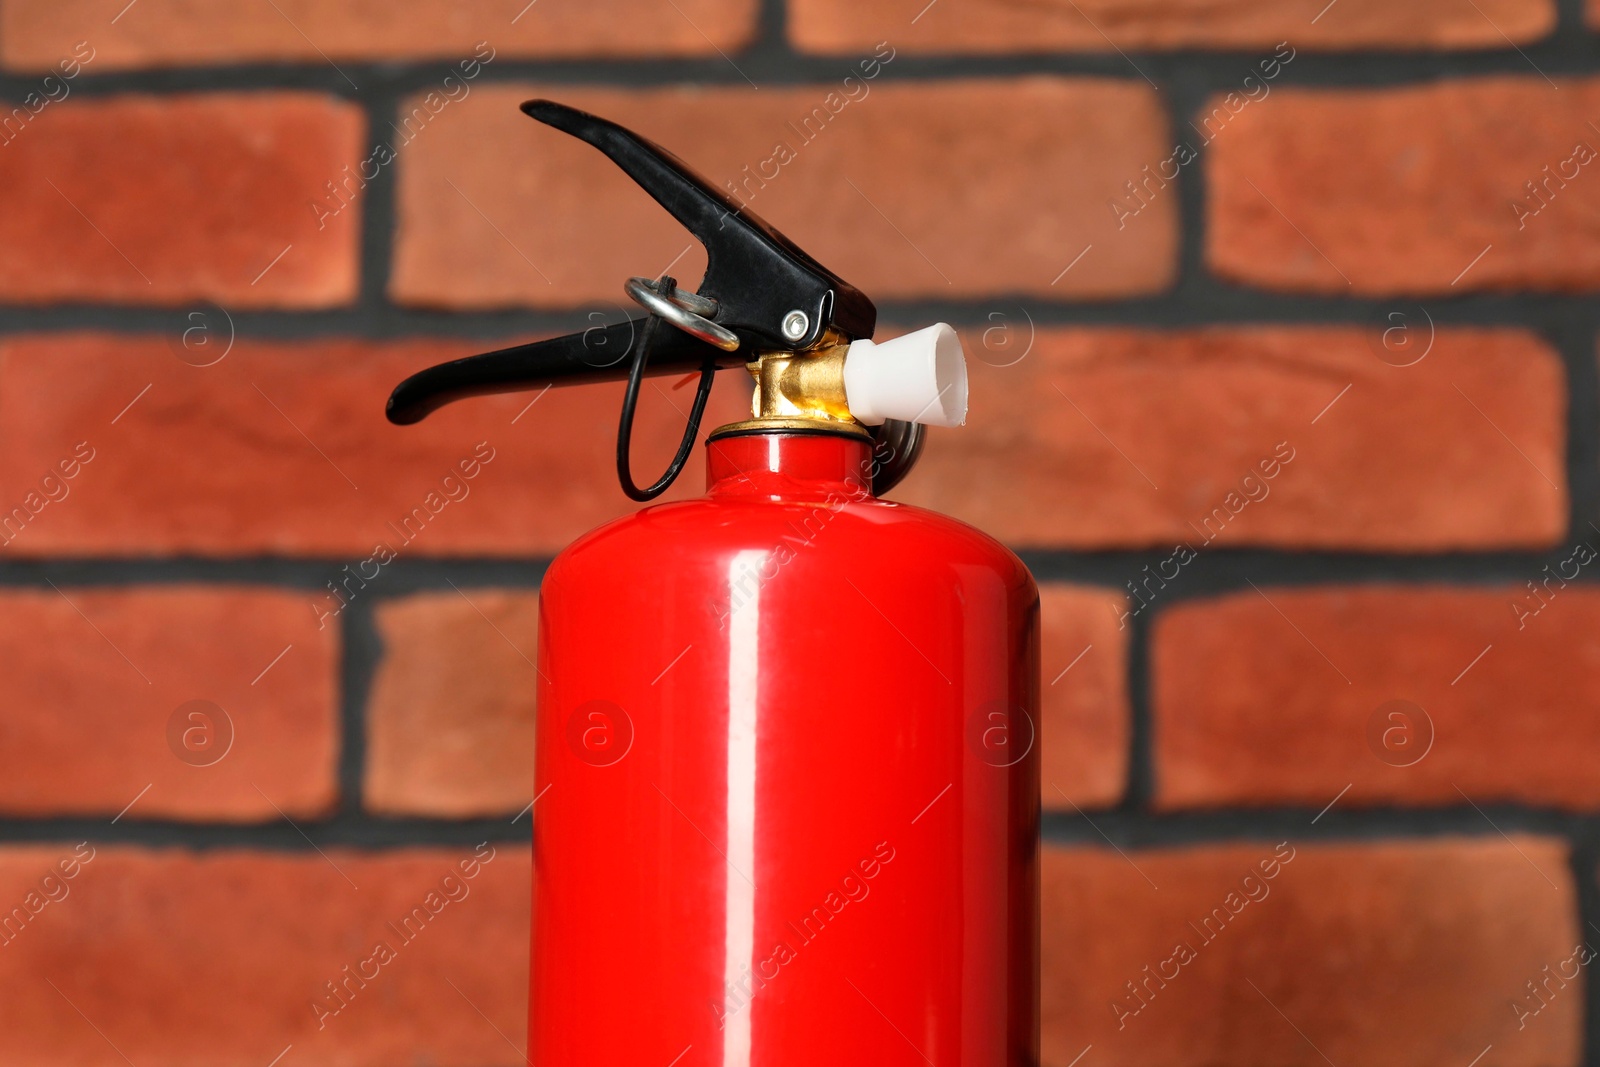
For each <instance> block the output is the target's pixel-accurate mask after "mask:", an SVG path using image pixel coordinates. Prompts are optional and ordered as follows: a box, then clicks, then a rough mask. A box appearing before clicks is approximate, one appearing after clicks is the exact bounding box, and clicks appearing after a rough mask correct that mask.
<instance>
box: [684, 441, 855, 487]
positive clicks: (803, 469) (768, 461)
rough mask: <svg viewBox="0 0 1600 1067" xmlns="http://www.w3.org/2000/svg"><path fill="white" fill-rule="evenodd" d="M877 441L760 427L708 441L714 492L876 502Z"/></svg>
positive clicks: (709, 482)
mask: <svg viewBox="0 0 1600 1067" xmlns="http://www.w3.org/2000/svg"><path fill="white" fill-rule="evenodd" d="M872 475H873V459H872V447H871V443H870V442H868V441H865V440H862V439H860V438H858V437H855V436H846V435H841V434H835V433H827V432H814V431H812V432H807V431H792V430H791V431H774V430H767V431H755V432H746V433H737V434H729V435H719V436H714V437H712V438H711V439H710V440H709V441H707V442H706V488H707V491H708V492H709V493H710V495H711V496H713V497H717V498H724V497H755V498H761V499H768V500H817V499H828V500H832V499H835V498H837V499H838V500H839V501H840V502H841V503H844V502H848V501H852V500H871V499H872V498H873V497H872Z"/></svg>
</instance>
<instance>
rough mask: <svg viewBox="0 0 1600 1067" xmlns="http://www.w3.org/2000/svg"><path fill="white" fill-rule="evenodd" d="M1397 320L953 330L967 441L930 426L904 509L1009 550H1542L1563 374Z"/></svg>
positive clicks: (1545, 363)
mask: <svg viewBox="0 0 1600 1067" xmlns="http://www.w3.org/2000/svg"><path fill="white" fill-rule="evenodd" d="M1408 314H1409V317H1403V318H1402V319H1399V320H1396V324H1395V325H1392V326H1390V327H1389V330H1388V332H1387V333H1386V332H1385V331H1384V329H1383V328H1382V327H1381V326H1374V327H1373V328H1372V329H1370V330H1357V329H1322V328H1309V327H1297V328H1286V327H1247V328H1233V327H1228V328H1215V329H1209V330H1195V331H1176V332H1154V331H1135V330H1122V329H1116V330H1064V329H1049V330H1047V329H1037V330H1036V329H1034V328H1033V326H1032V325H1031V324H1030V323H1029V322H1028V321H1027V320H1026V319H1024V317H1023V316H1022V314H1021V313H1020V311H1019V309H1018V308H1017V307H1016V306H1015V305H1010V306H1006V305H1004V304H997V311H996V312H995V315H996V316H997V317H995V318H993V319H992V325H990V326H989V327H988V328H987V329H984V328H973V329H970V330H966V331H964V334H965V343H966V347H967V351H968V352H969V353H970V357H971V358H970V359H969V366H970V373H971V379H972V382H971V394H972V398H973V399H972V410H971V414H970V416H969V418H968V423H967V425H966V426H965V427H963V428H962V429H960V430H934V431H933V432H932V436H931V440H930V444H929V446H928V450H927V454H926V457H925V458H924V460H923V463H922V466H921V467H920V468H919V469H918V470H917V472H916V473H915V474H914V475H913V476H912V477H911V478H910V479H908V480H907V482H906V483H905V485H904V487H903V488H901V489H900V490H899V491H897V493H896V496H898V497H899V498H900V499H903V500H906V501H909V502H911V503H914V504H922V505H925V506H928V507H932V508H934V509H936V510H939V511H944V512H948V513H951V514H954V515H957V516H959V517H960V518H963V519H966V520H967V521H969V522H972V523H975V524H976V525H978V526H980V527H982V528H983V529H985V530H987V531H989V532H990V533H992V534H994V535H995V536H997V537H999V538H1001V539H1002V540H1004V541H1006V542H1007V543H1009V544H1013V545H1028V546H1040V547H1070V548H1078V549H1086V548H1127V547H1149V548H1155V549H1161V550H1165V551H1167V552H1169V553H1174V552H1176V551H1177V549H1178V547H1179V546H1183V547H1184V548H1186V549H1191V550H1193V551H1194V552H1197V553H1198V552H1205V551H1207V550H1208V549H1212V548H1221V547H1229V548H1239V547H1244V546H1250V545H1266V546H1273V547H1279V548H1323V549H1330V550H1344V551H1351V550H1357V551H1386V550H1387V551H1396V550H1398V551H1403V552H1424V551H1446V550H1450V549H1474V548H1475V549H1485V548H1491V547H1512V546H1516V547H1539V546H1546V545H1554V544H1555V543H1557V541H1558V540H1559V539H1560V538H1561V537H1562V536H1563V533H1562V532H1563V530H1564V529H1565V527H1566V522H1567V493H1566V489H1565V486H1566V480H1565V455H1566V434H1565V431H1564V425H1565V409H1566V386H1565V382H1564V376H1563V373H1562V368H1561V364H1560V361H1559V359H1558V358H1557V356H1556V355H1555V353H1554V352H1553V351H1552V350H1551V349H1550V348H1549V346H1548V345H1546V344H1545V343H1544V342H1542V341H1540V340H1539V339H1538V338H1536V337H1534V336H1533V335H1531V334H1528V333H1522V332H1518V331H1512V330H1467V329H1443V328H1441V329H1438V330H1437V331H1435V330H1433V329H1432V328H1431V327H1430V325H1429V324H1428V323H1427V322H1426V320H1425V319H1424V317H1423V314H1424V313H1423V312H1422V311H1421V310H1419V309H1416V308H1412V309H1410V310H1409V313H1408ZM1386 336H1387V345H1388V346H1387V347H1386V343H1385V337H1386ZM1424 353H1425V354H1424ZM1412 360H1416V362H1415V363H1413V364H1412V365H1410V366H1400V365H1397V364H1405V363H1410V362H1411V361H1412ZM1441 442H1448V447H1441ZM1289 457H1292V458H1289ZM1263 465H1265V466H1263ZM1269 472H1270V473H1269ZM1185 565H1186V563H1181V562H1173V563H1169V564H1168V565H1166V567H1165V568H1164V569H1165V570H1167V571H1168V572H1171V571H1173V570H1181V569H1182V567H1183V566H1185ZM1158 569H1159V568H1158ZM1144 578H1145V575H1144V573H1143V572H1142V571H1140V572H1137V573H1130V574H1129V575H1128V576H1127V579H1126V580H1139V581H1142V580H1144Z"/></svg>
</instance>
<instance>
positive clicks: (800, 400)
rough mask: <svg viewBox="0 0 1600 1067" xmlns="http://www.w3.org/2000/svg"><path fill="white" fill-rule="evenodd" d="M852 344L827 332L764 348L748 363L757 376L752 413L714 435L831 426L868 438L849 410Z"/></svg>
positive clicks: (748, 366)
mask: <svg viewBox="0 0 1600 1067" xmlns="http://www.w3.org/2000/svg"><path fill="white" fill-rule="evenodd" d="M849 349H850V346H849V344H848V343H846V342H845V341H844V339H843V338H842V337H840V336H838V335H837V334H833V333H831V332H830V333H829V335H828V336H826V337H824V338H823V339H822V342H821V343H820V344H818V345H817V346H815V347H813V348H808V349H805V350H804V351H800V352H781V351H780V352H764V353H762V354H761V355H759V356H757V357H756V358H755V359H754V360H753V361H751V362H750V363H748V364H746V367H747V368H748V369H749V371H750V376H751V377H752V378H754V379H755V382H756V388H755V395H754V397H753V398H752V400H751V405H750V414H751V418H749V419H748V420H746V421H744V422H735V423H732V424H730V425H727V426H722V427H719V428H718V429H717V430H716V431H715V432H714V433H713V434H712V436H721V435H723V434H728V433H749V432H751V431H758V430H832V431H834V432H836V433H846V434H850V435H851V436H859V437H862V438H867V439H870V437H871V434H869V433H868V432H867V429H866V427H864V426H862V425H861V423H859V422H857V421H856V420H855V418H854V417H852V416H851V414H850V407H849V404H848V403H846V400H845V391H844V357H845V353H846V352H848V351H849Z"/></svg>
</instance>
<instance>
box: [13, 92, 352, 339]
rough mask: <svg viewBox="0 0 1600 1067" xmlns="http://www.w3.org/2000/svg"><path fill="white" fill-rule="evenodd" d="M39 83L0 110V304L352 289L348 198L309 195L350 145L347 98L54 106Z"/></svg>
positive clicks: (345, 293) (268, 298) (309, 294)
mask: <svg viewBox="0 0 1600 1067" xmlns="http://www.w3.org/2000/svg"><path fill="white" fill-rule="evenodd" d="M92 69H93V67H92V66H90V67H88V68H85V70H86V71H87V70H92ZM83 76H86V74H80V77H83ZM43 85H44V83H41V88H40V89H39V90H35V91H31V95H30V96H27V97H25V98H24V102H23V103H21V104H18V105H17V106H16V107H14V108H13V109H11V110H10V111H9V113H8V114H0V187H3V188H4V189H5V190H6V198H7V209H6V211H4V212H3V213H0V300H3V301H6V302H10V303H35V304H50V303H112V304H153V305H166V306H171V305H175V304H179V303H182V302H184V301H194V300H201V299H207V300H212V301H216V302H219V303H222V304H225V305H227V306H228V307H231V308H236V309H237V308H323V307H331V306H335V305H339V304H345V303H349V302H350V300H351V299H352V298H353V297H354V296H355V293H356V287H357V279H358V277H359V270H358V264H357V245H358V243H359V234H360V228H361V227H360V212H359V206H357V207H353V208H352V209H351V210H347V211H343V212H341V213H339V214H337V215H333V216H331V217H325V218H322V219H320V220H319V218H318V217H317V215H316V214H315V213H314V212H313V210H312V206H311V205H312V203H313V202H314V201H316V200H317V199H318V198H319V197H321V196H323V195H324V192H323V190H324V183H326V182H329V181H335V180H338V179H339V177H340V174H341V169H342V168H344V167H345V166H347V165H354V164H356V163H357V162H358V160H359V159H360V157H361V155H362V154H363V153H362V146H361V140H362V138H363V136H364V133H363V129H364V126H365V123H364V121H363V119H362V117H361V112H360V111H359V110H358V109H357V108H356V107H355V106H354V105H353V104H348V103H343V102H341V101H338V100H335V99H333V98H332V97H327V96H320V95H315V94H311V93H287V92H267V93H208V94H195V95H181V96H166V97H157V96H143V95H129V96H117V97H112V98H109V99H104V98H102V99H94V100H87V99H84V100H79V99H74V98H73V97H72V96H70V95H67V96H63V97H60V102H59V103H57V102H55V101H54V100H53V99H52V97H51V95H49V94H50V93H51V92H52V90H49V89H47V88H43ZM56 85H58V86H60V87H63V88H66V89H68V90H70V88H71V85H72V82H71V81H61V80H60V79H57V80H56ZM53 92H54V93H55V94H57V95H59V94H60V92H61V89H60V88H58V89H56V90H54V91H53ZM30 100H31V101H33V102H32V103H30V102H28V101H30ZM357 199H358V200H359V197H357Z"/></svg>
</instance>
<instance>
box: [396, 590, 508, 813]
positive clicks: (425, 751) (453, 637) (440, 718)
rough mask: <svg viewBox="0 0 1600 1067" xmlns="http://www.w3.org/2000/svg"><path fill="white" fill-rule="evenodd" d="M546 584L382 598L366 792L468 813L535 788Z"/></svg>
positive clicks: (428, 808) (426, 808)
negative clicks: (540, 589) (542, 589)
mask: <svg viewBox="0 0 1600 1067" xmlns="http://www.w3.org/2000/svg"><path fill="white" fill-rule="evenodd" d="M538 629H539V594H538V593H536V592H526V593H522V592H517V593H513V592H505V591H498V590H491V589H465V590H462V591H460V592H459V593H458V592H449V593H424V594H421V595H418V596H412V597H406V598H405V599H403V600H397V601H391V602H389V603H386V604H383V605H382V606H380V607H379V608H378V635H379V637H380V638H381V639H382V641H383V651H384V655H383V661H382V663H381V664H380V665H379V667H378V675H377V678H376V680H375V681H374V682H373V691H372V700H371V703H370V705H369V710H368V712H367V720H368V721H367V776H366V803H367V806H368V807H369V808H373V809H375V810H378V811H383V812H386V813H394V814H411V815H442V816H451V817H456V818H460V817H463V816H469V815H491V814H495V813H499V812H507V811H510V812H516V811H519V810H520V809H521V808H522V807H523V806H524V805H526V804H527V803H528V802H529V801H530V800H532V799H533V711H534V688H535V683H536V681H537V677H538V675H537V670H536V668H535V667H534V663H535V662H536V660H537V655H536V652H537V649H538Z"/></svg>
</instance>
